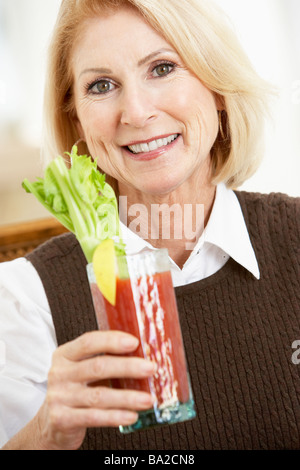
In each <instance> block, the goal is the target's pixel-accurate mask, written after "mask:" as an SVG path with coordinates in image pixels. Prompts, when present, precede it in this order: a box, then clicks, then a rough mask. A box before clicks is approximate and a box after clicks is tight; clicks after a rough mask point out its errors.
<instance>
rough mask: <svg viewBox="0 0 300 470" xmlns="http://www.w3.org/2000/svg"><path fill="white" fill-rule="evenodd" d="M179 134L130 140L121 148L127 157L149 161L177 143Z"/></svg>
mask: <svg viewBox="0 0 300 470" xmlns="http://www.w3.org/2000/svg"><path fill="white" fill-rule="evenodd" d="M179 137H180V134H167V135H161V136H157V137H155V138H152V139H148V140H144V141H139V142H132V143H130V144H128V145H125V146H124V147H123V148H124V150H125V151H126V155H127V156H128V157H129V158H132V159H133V160H137V161H149V160H153V159H155V158H157V157H160V156H162V155H164V154H165V153H166V152H168V151H170V150H172V149H173V147H174V146H175V145H177V144H178V139H179Z"/></svg>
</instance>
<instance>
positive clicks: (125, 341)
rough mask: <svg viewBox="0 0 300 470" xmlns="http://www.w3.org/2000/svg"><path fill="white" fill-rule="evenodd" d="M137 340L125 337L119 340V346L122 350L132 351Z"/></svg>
mask: <svg viewBox="0 0 300 470" xmlns="http://www.w3.org/2000/svg"><path fill="white" fill-rule="evenodd" d="M138 344H139V340H138V339H137V338H135V337H133V336H125V337H124V338H122V339H121V346H122V347H123V348H124V349H134V348H137V347H138Z"/></svg>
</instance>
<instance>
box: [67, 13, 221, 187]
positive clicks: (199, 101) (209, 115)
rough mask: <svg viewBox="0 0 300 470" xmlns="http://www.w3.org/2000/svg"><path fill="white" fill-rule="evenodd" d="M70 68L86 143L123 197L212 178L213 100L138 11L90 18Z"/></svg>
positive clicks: (78, 121)
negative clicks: (115, 183)
mask: <svg viewBox="0 0 300 470" xmlns="http://www.w3.org/2000/svg"><path fill="white" fill-rule="evenodd" d="M72 67H73V75H74V99H75V107H76V115H77V121H76V123H77V126H78V129H79V131H80V134H81V137H82V138H84V139H85V140H86V143H87V145H88V148H89V151H90V153H91V155H92V156H93V158H98V164H99V167H100V168H101V169H102V170H103V171H104V172H106V173H107V174H109V175H111V176H113V177H114V178H116V179H117V180H118V181H119V187H120V188H121V189H122V191H121V192H122V193H126V192H127V193H128V192H129V191H130V190H138V191H141V192H142V193H145V194H152V195H164V194H169V193H171V192H172V191H174V190H176V189H177V188H178V187H180V186H181V185H183V184H189V185H190V184H192V181H199V178H198V179H197V176H199V177H200V178H201V174H205V175H208V172H207V168H208V167H209V162H210V150H211V147H212V145H213V143H214V141H215V139H216V136H217V133H218V118H217V107H216V101H215V97H214V95H213V94H212V93H211V92H210V91H209V90H208V89H207V88H206V87H205V86H204V85H203V84H202V83H201V82H200V81H199V79H198V78H196V77H195V76H194V75H193V74H192V73H191V72H190V71H189V70H188V69H187V68H186V67H185V65H184V63H183V61H182V60H181V58H180V57H179V56H178V54H177V53H176V51H175V50H174V49H173V47H171V46H170V44H169V43H168V42H166V40H165V39H164V38H163V37H162V36H161V35H160V34H158V33H157V32H156V31H155V30H154V29H152V27H151V26H149V24H148V23H147V22H146V21H145V20H144V19H143V18H142V17H141V16H140V15H139V14H138V13H137V12H135V11H134V10H133V9H129V8H121V9H118V11H117V12H116V13H112V14H111V15H109V16H104V17H99V18H93V19H90V20H88V21H87V23H86V28H85V30H84V34H83V35H82V36H81V38H80V40H79V41H78V44H77V45H76V47H75V48H74V52H73V56H72ZM206 178H208V176H206ZM202 179H203V178H202Z"/></svg>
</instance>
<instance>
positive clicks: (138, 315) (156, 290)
mask: <svg viewBox="0 0 300 470" xmlns="http://www.w3.org/2000/svg"><path fill="white" fill-rule="evenodd" d="M91 287H92V294H93V299H94V306H95V311H96V316H97V321H98V325H99V328H100V329H110V330H121V331H125V332H127V333H130V334H132V335H134V336H136V337H137V338H138V339H139V340H140V344H139V347H138V349H137V350H136V351H135V352H134V353H133V354H132V356H139V357H142V358H146V359H149V360H151V361H155V362H156V363H157V371H156V374H155V375H154V376H153V377H152V378H150V379H130V378H121V379H113V380H111V384H112V386H113V387H115V388H126V389H135V390H143V391H147V392H150V393H151V394H152V396H154V397H155V402H156V403H155V406H156V407H157V408H164V407H166V406H170V405H171V406H173V405H176V403H177V404H178V403H186V402H187V401H188V400H189V398H190V390H189V381H188V375H187V371H186V363H185V353H184V348H183V342H182V336H181V329H180V324H179V319H178V312H177V305H176V298H175V294H174V288H173V284H172V277H171V273H170V271H166V272H158V273H154V274H151V275H149V274H143V275H141V276H139V277H136V278H135V279H132V278H129V277H128V278H126V279H120V278H117V289H116V304H115V306H113V305H112V304H110V303H109V302H108V301H107V300H106V299H105V298H104V297H103V296H102V294H101V293H100V291H99V289H98V287H97V285H96V284H94V285H92V286H91ZM97 290H98V292H96V291H97Z"/></svg>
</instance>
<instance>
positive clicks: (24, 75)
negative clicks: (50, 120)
mask: <svg viewBox="0 0 300 470" xmlns="http://www.w3.org/2000/svg"><path fill="white" fill-rule="evenodd" d="M216 1H217V3H218V4H220V6H221V7H222V8H223V10H224V11H225V12H226V13H227V14H228V15H229V17H230V18H231V20H232V23H233V25H234V28H235V29H236V31H237V34H238V36H239V38H240V40H241V42H242V44H243V45H244V47H245V49H246V51H247V52H248V55H249V56H250V58H251V60H252V62H253V64H254V66H255V67H256V69H257V70H258V72H259V73H260V74H261V75H262V76H263V77H264V78H266V79H267V80H269V81H271V82H272V83H273V84H274V85H276V86H277V87H278V88H279V97H278V99H277V100H276V103H275V104H274V106H273V109H272V115H273V119H272V120H270V122H269V123H268V126H267V129H266V151H265V158H264V161H263V164H262V165H261V168H260V169H259V171H258V172H257V173H256V175H254V176H253V177H252V178H251V180H249V181H248V182H247V183H245V185H244V186H243V189H246V190H250V191H260V192H272V191H280V192H284V193H287V194H290V195H292V196H300V30H299V21H300V1H299V0H251V1H250V0H244V1H242V2H241V1H240V0H216ZM59 5H60V0H0V225H6V224H10V223H14V222H21V221H28V220H35V219H39V218H43V217H48V213H46V211H45V210H44V209H43V208H42V207H40V205H39V203H37V202H36V201H35V199H34V197H33V196H31V195H27V194H26V193H25V192H24V190H23V189H22V188H21V182H22V180H23V179H24V178H25V177H27V178H29V179H35V178H36V177H37V176H41V174H42V163H41V161H40V156H39V148H40V144H41V132H42V102H43V86H44V80H45V62H46V61H45V57H46V51H47V45H48V42H49V38H50V34H51V30H52V27H53V25H54V22H55V18H56V14H57V11H58V8H59ZM66 150H69V149H66Z"/></svg>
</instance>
